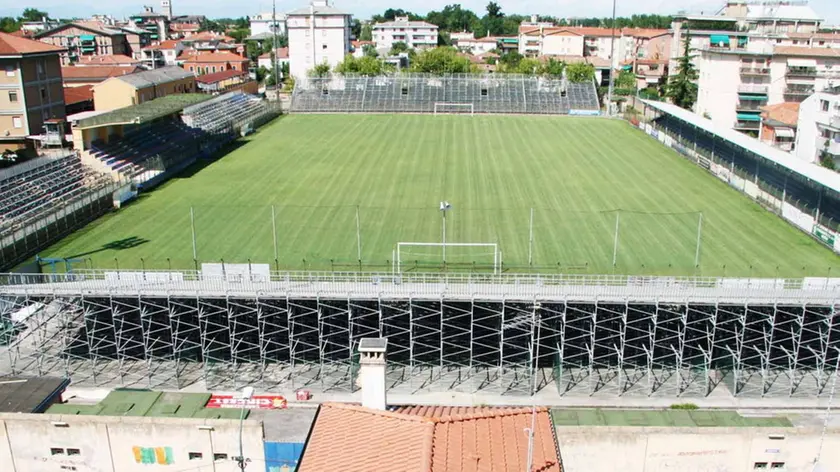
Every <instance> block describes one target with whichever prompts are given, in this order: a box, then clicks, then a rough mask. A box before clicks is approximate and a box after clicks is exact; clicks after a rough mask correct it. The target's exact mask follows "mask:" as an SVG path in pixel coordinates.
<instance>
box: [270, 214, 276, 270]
mask: <svg viewBox="0 0 840 472" xmlns="http://www.w3.org/2000/svg"><path fill="white" fill-rule="evenodd" d="M271 234H272V237H273V238H274V260H275V261H276V260H277V211H276V209H275V208H274V205H271Z"/></svg>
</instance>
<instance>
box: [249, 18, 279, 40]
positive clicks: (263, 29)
mask: <svg viewBox="0 0 840 472" xmlns="http://www.w3.org/2000/svg"><path fill="white" fill-rule="evenodd" d="M272 16H273V14H272V13H271V12H268V13H260V14H257V15H254V16H252V17H250V18H249V20H250V22H251V36H252V37H255V36H258V35H263V34H264V35H274V33H277V34H286V15H284V14H282V13H277V15H276V16H274V18H273V19H272Z"/></svg>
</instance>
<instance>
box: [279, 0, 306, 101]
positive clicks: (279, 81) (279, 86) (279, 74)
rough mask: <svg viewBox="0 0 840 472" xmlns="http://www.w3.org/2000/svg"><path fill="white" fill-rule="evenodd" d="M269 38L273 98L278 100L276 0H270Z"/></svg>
mask: <svg viewBox="0 0 840 472" xmlns="http://www.w3.org/2000/svg"><path fill="white" fill-rule="evenodd" d="M271 40H272V42H271V57H272V64H271V68H272V70H274V98H275V99H277V100H279V99H280V91H279V89H278V87H280V79H279V78H278V77H279V75H280V73H279V71H278V70H277V0H272V1H271ZM313 41H314V39H313Z"/></svg>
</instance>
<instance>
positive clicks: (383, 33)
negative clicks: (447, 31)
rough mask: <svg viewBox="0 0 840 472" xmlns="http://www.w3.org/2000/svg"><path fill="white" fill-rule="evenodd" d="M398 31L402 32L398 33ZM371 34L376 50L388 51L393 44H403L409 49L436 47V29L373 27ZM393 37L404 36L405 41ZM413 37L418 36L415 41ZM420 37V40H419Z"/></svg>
mask: <svg viewBox="0 0 840 472" xmlns="http://www.w3.org/2000/svg"><path fill="white" fill-rule="evenodd" d="M400 29H402V30H404V31H400ZM415 30H416V31H415ZM372 34H373V40H374V41H375V42H376V48H377V49H381V48H387V49H390V48H391V46H393V45H394V43H405V44H407V45H408V47H410V48H423V47H434V46H437V41H438V30H437V28H423V27H416V28H415V27H410V26H382V25H377V26H374V28H373V32H372ZM394 36H404V37H405V39H399V40H397V39H394ZM415 36H418V38H417V39H415V38H414V37H415ZM421 36H422V38H420V37H421Z"/></svg>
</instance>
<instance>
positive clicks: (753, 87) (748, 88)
mask: <svg viewBox="0 0 840 472" xmlns="http://www.w3.org/2000/svg"><path fill="white" fill-rule="evenodd" d="M769 89H770V87H769V86H768V85H760V84H741V85H739V86H738V93H757V94H762V95H767V91H768V90H769Z"/></svg>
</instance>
